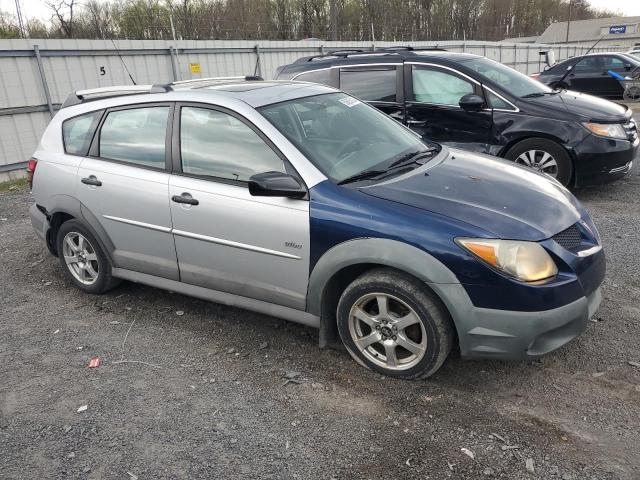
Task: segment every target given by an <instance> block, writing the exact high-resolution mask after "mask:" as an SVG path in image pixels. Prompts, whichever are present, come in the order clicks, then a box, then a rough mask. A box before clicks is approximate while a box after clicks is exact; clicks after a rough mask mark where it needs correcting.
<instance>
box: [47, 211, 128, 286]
mask: <svg viewBox="0 0 640 480" xmlns="http://www.w3.org/2000/svg"><path fill="white" fill-rule="evenodd" d="M57 251H58V257H59V259H60V263H61V265H62V268H63V270H64V273H65V276H66V277H67V278H68V279H69V280H70V281H71V282H72V283H73V284H74V285H75V286H76V287H78V288H79V289H80V290H82V291H84V292H87V293H94V294H99V293H104V292H106V291H108V290H110V289H111V288H113V287H114V286H115V285H116V284H117V283H118V281H117V280H116V279H114V278H113V277H112V276H111V264H110V263H109V259H108V258H107V256H106V255H105V253H104V252H103V251H102V248H101V247H100V244H99V243H98V242H97V240H96V239H95V237H94V236H93V234H92V233H91V232H90V231H89V230H88V229H87V228H86V227H85V226H84V225H82V224H81V223H80V222H78V221H77V220H69V221H68V222H65V223H63V224H62V225H61V226H60V228H59V229H58V236H57Z"/></svg>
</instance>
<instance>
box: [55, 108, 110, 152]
mask: <svg viewBox="0 0 640 480" xmlns="http://www.w3.org/2000/svg"><path fill="white" fill-rule="evenodd" d="M102 112H103V110H100V111H98V112H92V113H87V114H85V115H80V116H78V117H73V118H69V119H68V120H65V121H64V123H63V124H62V140H63V143H64V151H65V152H66V153H68V154H69V155H81V156H84V155H87V154H88V153H89V147H90V146H91V139H92V138H93V134H94V132H95V131H96V127H97V126H98V122H99V121H100V117H102Z"/></svg>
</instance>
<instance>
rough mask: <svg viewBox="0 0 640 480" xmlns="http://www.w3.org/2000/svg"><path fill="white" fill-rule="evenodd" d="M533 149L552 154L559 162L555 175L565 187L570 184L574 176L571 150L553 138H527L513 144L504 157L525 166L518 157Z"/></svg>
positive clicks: (557, 162)
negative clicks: (568, 150)
mask: <svg viewBox="0 0 640 480" xmlns="http://www.w3.org/2000/svg"><path fill="white" fill-rule="evenodd" d="M532 150H536V151H539V152H546V153H548V154H550V155H551V156H552V157H553V158H554V159H555V161H556V164H557V172H556V173H555V175H553V176H555V178H556V180H558V181H559V182H560V183H561V184H562V185H564V186H565V187H566V186H568V185H569V182H571V178H572V177H573V163H572V162H571V157H570V156H569V152H567V150H566V149H565V148H564V147H563V146H562V145H560V144H558V143H556V142H554V141H553V140H549V139H547V138H537V137H536V138H527V139H526V140H522V141H521V142H518V143H516V144H515V145H514V146H512V147H511V148H510V149H509V150H508V151H507V153H506V154H505V156H504V157H505V158H506V159H507V160H512V161H514V162H517V163H519V164H521V165H523V166H525V165H524V164H522V163H520V162H518V157H519V156H520V155H522V154H524V153H526V152H529V151H532Z"/></svg>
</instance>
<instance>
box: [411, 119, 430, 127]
mask: <svg viewBox="0 0 640 480" xmlns="http://www.w3.org/2000/svg"><path fill="white" fill-rule="evenodd" d="M426 124H427V121H426V120H407V125H415V126H417V127H422V126H424V125H426Z"/></svg>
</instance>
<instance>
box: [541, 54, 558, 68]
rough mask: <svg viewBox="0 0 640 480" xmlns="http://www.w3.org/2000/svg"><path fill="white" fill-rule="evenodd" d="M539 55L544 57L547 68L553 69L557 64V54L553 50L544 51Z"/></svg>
mask: <svg viewBox="0 0 640 480" xmlns="http://www.w3.org/2000/svg"><path fill="white" fill-rule="evenodd" d="M538 54H539V55H540V56H541V57H544V63H545V65H546V66H547V68H551V67H553V66H554V65H555V64H556V54H555V53H553V50H542V51H540V52H538ZM545 70H546V69H545Z"/></svg>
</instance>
